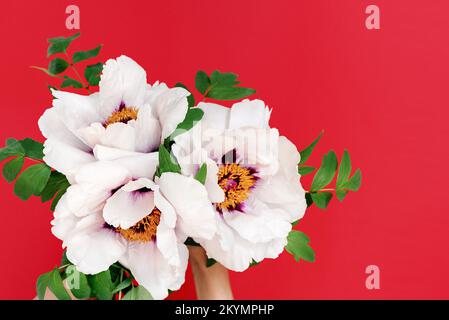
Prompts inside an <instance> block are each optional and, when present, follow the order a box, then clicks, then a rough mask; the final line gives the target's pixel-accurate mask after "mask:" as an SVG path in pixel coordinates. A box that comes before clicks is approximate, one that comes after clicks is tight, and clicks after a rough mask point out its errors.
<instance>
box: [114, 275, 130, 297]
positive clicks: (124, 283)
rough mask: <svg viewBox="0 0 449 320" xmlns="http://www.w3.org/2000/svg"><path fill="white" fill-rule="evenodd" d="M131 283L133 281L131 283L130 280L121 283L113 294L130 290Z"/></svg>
mask: <svg viewBox="0 0 449 320" xmlns="http://www.w3.org/2000/svg"><path fill="white" fill-rule="evenodd" d="M131 283H132V281H131V279H130V278H127V279H125V280H123V281H122V282H121V283H119V284H118V285H117V286H116V287H115V289H114V291H112V293H113V294H114V293H117V292H120V291H122V290H124V289H126V288H128V287H129V286H130V285H131Z"/></svg>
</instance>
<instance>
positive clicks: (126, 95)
mask: <svg viewBox="0 0 449 320" xmlns="http://www.w3.org/2000/svg"><path fill="white" fill-rule="evenodd" d="M146 77H147V75H146V72H145V70H143V69H142V67H140V66H139V65H138V64H137V63H136V62H135V61H134V60H132V59H131V58H128V57H127V56H120V57H118V58H117V59H109V60H108V61H106V64H105V65H104V68H103V74H102V75H101V80H100V84H99V85H100V105H99V110H98V113H99V114H100V115H101V117H102V121H101V122H103V121H104V120H106V119H107V118H108V117H109V116H110V115H111V114H112V112H114V111H115V110H116V109H117V108H118V107H120V105H121V104H122V103H124V104H125V106H126V107H136V108H139V107H141V106H142V105H143V104H144V101H145V94H146V90H147V80H146Z"/></svg>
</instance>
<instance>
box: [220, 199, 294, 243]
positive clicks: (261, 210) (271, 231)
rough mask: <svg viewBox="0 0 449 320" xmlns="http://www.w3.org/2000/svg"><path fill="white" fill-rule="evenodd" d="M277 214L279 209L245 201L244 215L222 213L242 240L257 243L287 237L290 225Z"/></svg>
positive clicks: (233, 212)
mask: <svg viewBox="0 0 449 320" xmlns="http://www.w3.org/2000/svg"><path fill="white" fill-rule="evenodd" d="M278 212H279V209H273V208H269V207H268V206H267V205H265V204H264V203H263V202H261V201H253V202H252V203H251V202H250V201H248V200H247V201H246V203H245V208H244V213H242V212H239V211H232V212H228V211H223V217H224V219H225V221H226V223H227V224H228V225H229V226H230V227H232V228H233V229H234V230H235V231H237V233H238V234H239V235H240V236H241V237H242V238H244V239H246V240H248V241H250V242H253V243H259V242H268V241H270V240H273V239H275V238H283V237H287V235H288V233H289V232H290V230H291V228H292V225H291V223H290V222H289V221H287V220H285V219H283V217H282V215H281V214H279V213H278Z"/></svg>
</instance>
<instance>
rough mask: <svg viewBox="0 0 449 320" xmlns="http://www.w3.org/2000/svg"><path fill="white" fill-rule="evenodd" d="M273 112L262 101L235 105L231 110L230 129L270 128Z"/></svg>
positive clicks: (244, 101) (243, 102)
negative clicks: (269, 123)
mask: <svg viewBox="0 0 449 320" xmlns="http://www.w3.org/2000/svg"><path fill="white" fill-rule="evenodd" d="M270 114H271V111H270V110H269V109H268V108H267V107H266V106H265V103H264V102H263V101H262V100H248V99H245V100H243V101H241V102H238V103H235V104H234V105H233V106H232V108H231V116H230V121H229V129H238V128H245V127H252V128H260V129H266V128H268V122H269V120H270Z"/></svg>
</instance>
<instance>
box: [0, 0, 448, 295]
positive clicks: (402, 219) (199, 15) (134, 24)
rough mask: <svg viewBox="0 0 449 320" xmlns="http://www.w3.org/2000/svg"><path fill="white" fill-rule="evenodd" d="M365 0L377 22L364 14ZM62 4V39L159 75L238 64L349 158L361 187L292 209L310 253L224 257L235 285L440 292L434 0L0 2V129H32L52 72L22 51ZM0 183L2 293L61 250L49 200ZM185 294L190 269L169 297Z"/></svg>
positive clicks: (296, 122) (439, 89)
mask: <svg viewBox="0 0 449 320" xmlns="http://www.w3.org/2000/svg"><path fill="white" fill-rule="evenodd" d="M372 3H374V4H376V5H378V6H379V7H380V9H381V30H367V29H366V28H365V17H366V15H365V13H364V11H365V8H366V6H367V5H369V4H372ZM68 4H77V5H79V7H80V10H81V30H80V31H81V33H82V36H81V38H80V39H77V40H76V41H75V42H74V43H73V49H75V50H77V49H78V50H79V49H90V48H93V47H94V46H95V45H97V44H98V43H103V44H104V48H103V50H102V53H101V56H100V58H101V59H102V60H103V61H105V60H106V59H107V58H109V57H116V56H118V55H120V54H127V55H129V56H130V57H132V58H134V59H135V60H136V61H138V62H139V63H140V64H141V65H142V66H143V67H144V68H145V69H146V70H147V71H148V74H149V81H151V82H153V81H155V80H158V79H159V80H163V81H165V82H167V83H168V84H169V85H173V84H174V83H176V82H178V81H182V82H184V83H185V84H187V85H188V86H189V87H193V83H194V81H193V79H194V75H195V73H196V71H197V70H199V69H203V70H206V71H208V72H210V71H212V70H214V69H220V70H221V71H232V72H236V73H238V74H239V75H240V78H241V80H242V81H243V83H244V84H245V85H247V86H249V87H253V88H256V89H257V97H258V98H262V99H264V100H265V101H266V102H267V103H268V104H269V105H270V106H271V107H273V108H274V112H273V115H272V122H271V124H272V126H275V127H278V128H279V129H280V130H281V133H283V134H284V135H286V136H288V137H289V138H290V139H291V140H292V141H293V142H294V143H296V144H297V145H298V147H299V148H301V147H303V146H304V145H306V144H308V143H310V142H311V140H312V139H313V138H315V137H316V135H317V134H318V133H319V132H320V130H322V129H325V136H324V138H323V140H322V142H321V143H320V144H319V146H318V147H317V148H316V151H315V153H314V155H313V157H312V159H311V163H313V164H317V165H318V164H319V162H320V157H321V155H322V154H324V152H327V150H328V149H330V148H333V149H334V150H335V151H336V152H337V153H338V154H339V155H341V153H342V152H343V150H344V148H347V149H348V150H349V151H350V153H351V155H352V159H353V164H354V166H355V167H361V168H362V172H363V184H362V188H361V190H360V191H359V193H356V194H350V195H349V196H348V197H347V199H346V200H345V202H344V203H343V204H340V203H338V202H337V201H336V200H334V201H332V203H331V205H330V207H329V208H328V209H327V211H321V210H318V209H316V208H311V209H310V210H309V211H308V213H307V214H306V217H305V218H304V219H303V220H302V222H301V223H300V225H299V228H300V229H301V230H303V231H305V232H306V233H307V234H308V235H309V236H310V238H311V239H312V241H311V245H312V247H313V248H314V249H315V251H316V252H317V261H316V262H315V263H306V262H301V263H295V262H294V261H293V259H292V257H291V256H290V255H288V254H285V253H284V254H283V255H282V256H281V257H280V258H279V259H277V260H275V261H273V260H270V261H268V260H267V261H264V262H263V263H262V264H261V265H259V266H257V267H254V268H251V269H250V270H248V271H246V272H244V273H241V274H235V273H233V274H232V282H233V287H234V292H235V296H236V298H242V299H244V298H248V299H251V298H255V299H258V298H269V299H282V298H284V299H306V298H311V299H328V298H338V299H346V298H355V299H379V298H386V299H392V298H449V294H448V289H447V287H448V285H449V275H448V273H447V271H448V269H449V257H448V254H447V248H448V244H449V232H448V223H449V205H448V201H447V196H448V191H447V187H448V182H447V178H448V174H447V165H448V164H447V159H448V156H449V153H448V150H447V148H446V146H447V142H446V141H447V138H448V136H449V135H448V133H449V132H448V131H449V126H448V125H447V119H448V115H449V113H448V111H447V110H448V106H449V101H448V94H447V93H448V92H449V90H448V81H447V78H448V75H449V41H448V31H449V19H448V18H447V12H448V10H449V3H448V2H447V1H446V0H432V1H424V0H422V1H411V0H407V1H405V0H403V1H399V0H396V1H380V0H371V1H355V0H354V1H330V0H329V1H324V0H322V1H317V0H315V1H297V0H295V1H293V0H292V1H261V0H258V1H256V0H254V1H248V0H246V1H242V0H232V1H229V0H228V1H210V0H209V1H202V0H201V1H200V0H195V1H193V0H190V1H187V0H185V1H165V0H164V1H131V0H127V1H123V2H118V1H70V2H66V1H33V2H31V1H7V2H2V4H1V5H0V39H1V43H2V46H1V50H0V70H1V76H0V87H1V104H0V110H1V111H0V114H1V117H0V123H1V125H0V127H1V131H0V140H1V141H4V139H6V138H7V137H10V136H13V137H17V138H24V137H28V136H29V137H32V138H35V139H38V140H42V137H41V135H40V132H39V130H38V127H37V119H38V118H39V116H40V115H41V114H42V112H43V111H44V109H45V108H47V107H48V106H49V105H50V103H51V100H50V95H49V92H48V91H47V88H46V85H47V84H48V83H51V82H52V80H51V79H49V77H47V76H46V75H45V74H43V73H40V72H39V71H36V70H32V69H30V68H29V66H31V65H39V66H46V64H47V59H46V56H45V54H46V48H47V44H46V39H47V38H49V37H52V36H59V35H71V34H73V31H69V30H66V29H65V18H66V14H65V8H66V6H67V5H68ZM72 52H73V51H72ZM303 182H304V184H305V185H306V186H308V185H310V179H304V180H303ZM0 195H1V201H0V214H1V215H0V221H1V227H0V235H1V238H0V265H1V267H2V269H1V271H2V276H1V281H0V298H4V299H5V298H8V299H11V298H15V299H17V298H20V299H28V298H32V297H34V294H35V289H34V285H35V280H36V278H37V276H38V275H39V274H40V273H42V272H45V271H47V270H49V269H51V268H52V267H53V266H55V265H56V264H57V263H58V262H59V259H60V253H61V243H60V241H59V240H57V239H55V238H54V237H53V236H52V234H51V233H50V225H49V222H50V220H51V217H52V214H51V212H50V210H49V206H48V205H47V204H45V205H42V204H41V203H40V202H39V199H32V200H30V201H28V202H22V201H21V200H19V199H18V198H16V197H15V196H14V195H13V186H12V185H8V184H7V183H6V182H5V181H4V180H3V179H2V180H1V182H0ZM370 264H375V265H378V266H379V267H380V271H381V279H380V280H381V289H380V290H367V289H366V288H365V278H366V274H365V268H366V266H367V265H370ZM194 297H195V293H194V287H193V282H192V278H191V275H190V273H189V274H188V275H187V280H186V283H185V284H184V286H183V288H182V289H181V290H180V291H179V292H177V293H174V294H173V295H172V298H194Z"/></svg>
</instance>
